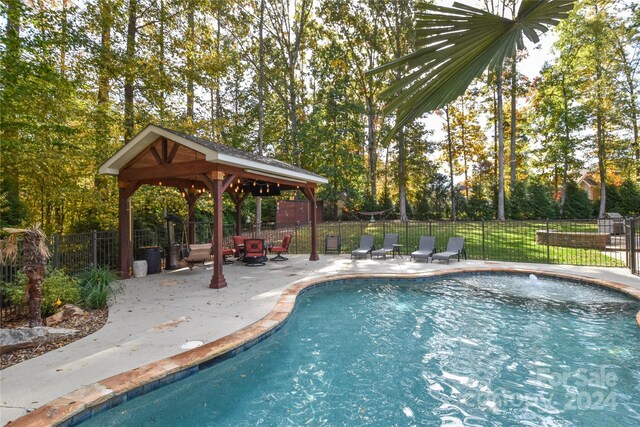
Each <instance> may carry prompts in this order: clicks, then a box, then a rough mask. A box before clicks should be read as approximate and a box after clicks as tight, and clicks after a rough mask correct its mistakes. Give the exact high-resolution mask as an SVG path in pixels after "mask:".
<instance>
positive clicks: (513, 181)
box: [509, 55, 518, 194]
mask: <svg viewBox="0 0 640 427" xmlns="http://www.w3.org/2000/svg"><path fill="white" fill-rule="evenodd" d="M516 65H517V61H516V56H515V55H514V56H513V60H512V62H511V152H510V153H509V154H510V163H509V168H510V172H511V181H510V189H511V194H513V192H514V191H515V188H516V168H517V164H516V100H517V99H516V98H517V93H516V89H517V85H518V75H517V72H518V70H517V66H516Z"/></svg>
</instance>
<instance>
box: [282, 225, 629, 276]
mask: <svg viewBox="0 0 640 427" xmlns="http://www.w3.org/2000/svg"><path fill="white" fill-rule="evenodd" d="M546 228H547V223H546V221H506V222H498V221H485V222H484V223H482V222H481V221H477V222H470V221H464V222H431V223H429V222H410V223H406V224H403V223H401V222H399V221H389V222H374V223H370V222H348V223H347V222H343V223H324V224H320V225H319V226H318V251H319V252H320V253H322V252H323V250H324V236H326V235H328V234H339V235H340V236H341V237H342V251H343V252H347V253H348V252H350V251H351V250H352V249H354V248H356V247H357V246H358V243H359V240H360V235H361V234H372V235H373V236H375V244H376V247H380V246H381V245H382V241H383V238H384V234H385V233H397V234H398V235H399V242H400V243H401V244H403V245H404V248H403V253H405V254H408V253H410V252H411V251H413V250H414V248H415V247H416V246H417V244H418V241H419V239H420V236H435V237H436V247H437V250H438V251H442V250H444V249H445V247H446V244H447V240H448V239H449V237H453V236H460V237H464V238H465V249H466V251H467V257H468V258H469V259H485V260H493V261H516V262H533V263H551V264H570V265H590V266H616V267H618V266H624V265H626V263H625V259H624V253H622V254H617V253H615V252H602V251H600V250H597V249H579V248H568V247H554V246H550V247H548V248H547V246H546V245H538V244H536V230H546ZM597 228H598V227H597V224H596V223H595V221H581V222H568V221H557V222H550V223H549V229H551V230H558V231H571V232H581V233H592V232H597ZM288 232H291V234H292V235H293V240H292V244H291V248H290V249H291V252H292V253H309V252H310V250H311V228H310V227H309V226H300V227H297V228H296V227H292V228H291V230H288ZM277 234H283V231H281V230H278V232H277ZM483 236H484V238H483Z"/></svg>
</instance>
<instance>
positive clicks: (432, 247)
mask: <svg viewBox="0 0 640 427" xmlns="http://www.w3.org/2000/svg"><path fill="white" fill-rule="evenodd" d="M435 251H436V238H435V237H434V236H420V243H418V247H417V248H416V250H415V251H413V252H411V257H410V258H409V259H413V258H415V259H426V260H427V261H428V260H429V257H430V256H432V255H433V254H434V253H435Z"/></svg>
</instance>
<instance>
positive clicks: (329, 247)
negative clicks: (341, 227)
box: [324, 234, 342, 255]
mask: <svg viewBox="0 0 640 427" xmlns="http://www.w3.org/2000/svg"><path fill="white" fill-rule="evenodd" d="M341 250H342V239H341V237H340V235H339V234H338V235H333V234H327V235H326V236H324V253H325V255H326V253H327V252H328V251H336V252H338V255H340V251H341Z"/></svg>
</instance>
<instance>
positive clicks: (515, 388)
mask: <svg viewBox="0 0 640 427" xmlns="http://www.w3.org/2000/svg"><path fill="white" fill-rule="evenodd" d="M639 309H640V304H639V303H638V301H636V300H632V299H630V298H627V297H625V296H623V295H621V294H619V293H616V292H613V291H608V290H605V289H600V288H597V287H594V286H586V285H581V284H576V283H572V282H566V281H558V280H551V279H545V278H540V279H538V280H536V281H535V282H533V281H532V280H530V279H529V277H527V276H512V275H464V276H459V277H456V278H452V277H449V278H441V279H431V280H422V281H420V282H417V281H402V280H392V281H389V280H386V281H382V280H366V281H362V280H360V281H352V282H348V283H346V282H345V283H344V284H331V285H328V286H323V287H318V288H315V289H312V290H309V291H308V292H306V293H304V294H303V295H301V296H300V297H299V298H298V301H297V303H296V308H295V309H294V312H293V313H292V315H291V318H290V320H289V321H288V322H287V324H286V325H285V326H284V327H283V328H282V329H281V330H280V331H278V332H277V333H275V334H274V335H273V336H272V337H270V338H268V339H266V340H264V341H263V342H261V343H259V344H257V345H256V346H254V347H252V348H251V349H249V350H247V351H245V352H243V353H241V354H239V355H238V356H236V357H234V358H231V359H228V360H226V361H224V362H221V363H220V364H217V365H215V366H214V367H212V368H210V369H207V370H204V371H202V372H200V373H198V374H196V375H194V376H191V377H189V378H187V379H184V380H181V381H178V382H175V383H173V384H171V385H168V386H166V387H163V388H160V389H158V390H156V391H154V392H151V393H149V394H146V395H143V396H141V397H139V398H136V399H133V400H131V401H128V402H126V403H123V404H122V405H120V406H117V407H116V408H113V409H112V410H110V411H106V412H103V413H101V414H99V415H97V416H95V417H93V418H91V419H89V420H88V421H87V422H86V424H87V425H96V426H104V425H131V426H143V425H163V426H164V425H173V426H187V425H189V426H195V425H198V426H206V425H208V426H213V425H216V426H218V425H224V426H226V425H233V426H242V425H246V426H253V425H296V426H298V425H312V426H317V425H330V426H337V425H447V426H449V425H450V426H458V425H481V426H485V425H495V426H509V425H514V424H518V425H531V426H540V425H545V426H555V425H558V426H560V425H562V426H566V425H575V426H586V425H593V426H605V425H607V426H609V425H623V426H637V425H640V329H639V328H638V326H637V325H636V322H635V314H636V312H637V311H638V310H639ZM212 326H213V327H215V325H212Z"/></svg>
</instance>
